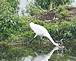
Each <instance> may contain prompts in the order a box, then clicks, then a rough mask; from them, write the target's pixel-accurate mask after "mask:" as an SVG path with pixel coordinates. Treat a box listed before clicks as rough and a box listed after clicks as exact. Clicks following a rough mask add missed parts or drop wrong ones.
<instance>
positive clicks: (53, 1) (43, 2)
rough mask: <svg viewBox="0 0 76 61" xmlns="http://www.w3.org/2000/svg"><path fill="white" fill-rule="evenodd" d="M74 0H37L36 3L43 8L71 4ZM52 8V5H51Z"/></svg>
mask: <svg viewBox="0 0 76 61" xmlns="http://www.w3.org/2000/svg"><path fill="white" fill-rule="evenodd" d="M71 2H72V0H35V4H36V5H39V6H41V8H43V9H49V7H50V6H52V8H56V7H58V6H59V5H66V4H70V3H71ZM50 8H51V7H50Z"/></svg>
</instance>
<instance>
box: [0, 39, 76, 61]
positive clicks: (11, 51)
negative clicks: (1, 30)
mask: <svg viewBox="0 0 76 61" xmlns="http://www.w3.org/2000/svg"><path fill="white" fill-rule="evenodd" d="M64 45H65V48H64V49H58V48H57V47H55V46H53V45H52V46H51V45H50V44H49V43H44V44H41V45H39V44H38V43H37V42H36V43H34V44H33V43H32V45H30V46H28V45H24V44H23V45H19V44H17V45H14V46H13V45H10V46H9V45H6V44H2V45H0V61H76V41H73V42H67V43H64Z"/></svg>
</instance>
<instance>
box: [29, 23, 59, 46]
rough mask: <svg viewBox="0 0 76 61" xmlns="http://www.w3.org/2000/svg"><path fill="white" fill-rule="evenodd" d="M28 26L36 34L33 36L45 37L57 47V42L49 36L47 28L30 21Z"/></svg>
mask: <svg viewBox="0 0 76 61" xmlns="http://www.w3.org/2000/svg"><path fill="white" fill-rule="evenodd" d="M30 27H31V29H32V30H33V31H34V32H35V33H36V35H35V36H34V38H35V37H36V36H38V35H39V36H40V37H43V36H45V37H47V38H48V39H49V40H50V41H51V42H52V43H53V44H54V45H55V46H58V47H59V44H58V43H55V42H54V40H53V39H52V37H51V36H50V34H49V33H48V31H47V29H46V28H44V27H43V26H41V25H38V24H34V23H33V22H31V23H30Z"/></svg>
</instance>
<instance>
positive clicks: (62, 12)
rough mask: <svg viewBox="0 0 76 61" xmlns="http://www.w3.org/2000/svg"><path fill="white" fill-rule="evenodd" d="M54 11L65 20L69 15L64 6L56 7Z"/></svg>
mask: <svg viewBox="0 0 76 61" xmlns="http://www.w3.org/2000/svg"><path fill="white" fill-rule="evenodd" d="M56 11H57V12H58V13H59V15H60V16H61V17H62V18H65V17H66V16H68V15H69V12H68V10H67V9H66V6H64V5H63V6H62V5H60V6H58V8H57V9H56Z"/></svg>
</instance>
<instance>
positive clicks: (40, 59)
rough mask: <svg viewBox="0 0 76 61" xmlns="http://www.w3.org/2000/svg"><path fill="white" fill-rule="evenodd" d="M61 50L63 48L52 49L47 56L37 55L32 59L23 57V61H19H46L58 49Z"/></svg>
mask: <svg viewBox="0 0 76 61" xmlns="http://www.w3.org/2000/svg"><path fill="white" fill-rule="evenodd" d="M63 48H64V47H63V46H62V47H61V48H59V47H54V48H53V50H52V51H51V52H50V53H48V54H44V55H37V56H36V57H32V56H28V57H24V59H22V60H21V61H48V60H49V59H50V58H51V56H52V54H53V53H54V51H56V50H60V49H63Z"/></svg>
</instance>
